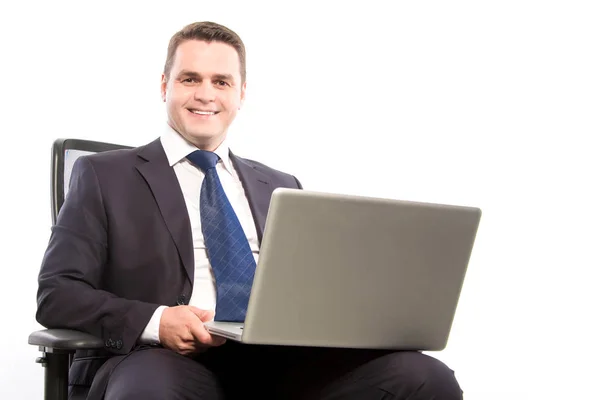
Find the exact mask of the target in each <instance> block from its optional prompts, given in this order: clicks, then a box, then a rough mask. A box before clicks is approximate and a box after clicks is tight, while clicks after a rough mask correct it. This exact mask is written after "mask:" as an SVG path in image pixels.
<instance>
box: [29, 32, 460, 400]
mask: <svg viewBox="0 0 600 400" xmlns="http://www.w3.org/2000/svg"><path fill="white" fill-rule="evenodd" d="M245 62H246V61H245V48H244V44H243V42H242V41H241V39H240V38H239V37H238V35H237V34H235V33H234V32H233V31H231V30H229V29H228V28H226V27H224V26H221V25H218V24H215V23H211V22H202V23H194V24H191V25H188V26H186V27H184V28H183V29H182V30H181V31H180V32H178V33H176V34H175V35H174V36H173V37H172V39H171V41H170V43H169V48H168V54H167V60H166V63H165V68H164V73H163V77H162V84H161V91H162V99H163V101H164V102H165V103H166V109H167V115H168V124H167V126H165V129H164V133H163V134H162V135H161V136H160V138H159V139H157V140H155V141H153V142H151V143H149V144H147V145H145V146H142V147H139V148H136V149H132V150H121V151H115V152H106V153H100V154H96V155H90V156H85V157H81V158H79V159H78V160H77V162H76V164H75V166H74V168H73V172H72V178H71V183H70V185H71V186H70V190H69V194H68V196H67V198H66V199H65V203H64V205H63V207H62V209H61V211H60V214H59V216H58V219H57V222H56V225H55V226H54V227H53V231H52V235H51V238H50V242H49V245H48V249H47V251H46V254H45V256H44V260H43V263H42V268H41V271H40V275H39V291H38V312H37V319H38V321H39V322H40V323H41V324H42V325H44V326H46V327H48V328H71V329H77V330H81V331H84V332H89V333H91V334H93V335H96V336H98V337H101V338H102V339H103V340H104V341H105V344H106V345H105V351H103V352H79V353H78V354H77V355H76V358H75V360H74V362H73V366H72V368H71V373H70V396H71V398H85V396H86V395H87V396H88V397H87V398H89V399H101V398H106V399H111V400H112V399H144V400H150V399H199V400H200V399H202V400H204V399H224V398H228V399H237V398H246V397H250V396H252V395H257V396H260V398H262V399H265V398H276V399H292V398H308V399H321V398H323V399H325V398H331V399H333V398H335V399H409V398H410V399H414V400H416V399H449V400H452V399H459V398H462V394H461V393H462V392H461V390H460V388H459V386H458V383H457V382H456V380H455V379H454V376H453V373H452V371H451V370H449V369H448V368H447V367H446V366H445V365H443V364H442V363H441V362H439V361H437V360H435V359H433V358H430V357H428V356H425V355H423V354H421V353H418V352H382V351H360V350H344V349H307V348H287V347H277V346H248V345H242V344H238V343H234V342H225V340H223V339H221V338H218V337H215V336H212V335H211V334H209V333H208V332H207V331H206V329H205V328H204V327H203V323H204V322H206V321H209V320H211V319H213V318H217V317H219V316H222V318H226V315H227V314H228V313H231V315H235V314H236V313H237V316H235V317H234V316H232V317H231V318H238V319H240V318H241V319H242V320H243V314H244V312H245V310H244V307H243V304H244V298H246V299H247V290H245V288H247V285H245V284H243V283H240V282H235V281H233V282H232V281H229V282H225V281H224V279H225V278H224V273H223V270H222V268H231V265H229V264H232V263H233V264H235V268H237V269H238V270H239V265H243V270H244V271H247V272H248V274H249V275H247V276H246V275H243V274H239V275H237V278H236V279H238V280H243V279H245V280H246V283H247V280H248V279H251V277H252V272H253V268H254V267H255V264H256V261H257V259H258V254H259V246H260V241H261V238H262V231H263V229H264V224H265V218H266V213H267V209H268V205H269V200H270V196H271V193H272V191H273V190H274V189H275V188H277V187H288V188H301V185H300V183H299V182H298V180H297V179H296V178H295V177H294V176H292V175H289V174H286V173H283V172H279V171H276V170H273V169H271V168H269V167H267V166H265V165H263V164H260V163H257V162H255V161H251V160H246V159H243V158H240V157H237V156H236V155H234V154H233V153H231V151H230V150H229V145H228V141H227V130H228V128H229V125H230V124H231V122H232V121H233V120H234V118H235V116H236V113H237V111H238V110H239V109H240V107H241V106H242V104H243V102H244V97H245V91H246V65H245ZM211 160H212V161H211ZM215 193H216V194H217V195H214V194H215ZM217 203H218V205H216V204H217ZM219 210H226V211H224V212H222V213H221V211H219ZM209 217H210V218H213V219H211V220H210V221H209V220H208V219H207V218H209ZM221 219H228V220H227V224H228V225H227V232H226V233H227V235H225V236H228V235H230V234H231V236H234V235H236V234H237V235H241V236H240V237H241V239H240V240H238V241H237V242H236V243H233V242H232V243H231V244H228V245H224V244H223V243H224V242H223V240H224V239H223V238H222V237H221V238H220V239H216V240H215V239H214V238H213V236H214V235H213V233H212V231H211V229H212V225H213V222H214V221H217V220H219V221H220V220H221ZM215 246H220V248H219V249H216V248H215ZM233 247H236V249H235V250H236V252H235V253H236V254H238V253H239V254H242V255H243V257H242V258H240V257H241V256H239V257H238V258H237V259H236V258H235V257H237V256H235V255H231V253H232V252H231V251H230V250H231V248H233ZM238 247H239V248H238ZM219 252H221V253H220V255H222V256H223V257H225V258H226V259H227V257H230V258H228V260H232V261H229V262H227V263H225V264H227V265H221V264H223V263H222V262H221V261H219V260H221V258H218V257H215V255H216V254H217V253H219ZM234 261H235V263H234ZM236 271H237V270H236ZM244 276H245V277H244ZM238 289H239V290H238ZM232 299H235V303H236V304H238V305H239V304H242V306H239V307H238V308H237V309H231V308H228V306H227V304H228V302H230V303H231V300H232ZM238 300H239V301H238ZM215 312H216V314H215ZM89 386H91V387H90V388H89V393H88V387H89Z"/></svg>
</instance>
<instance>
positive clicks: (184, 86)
mask: <svg viewBox="0 0 600 400" xmlns="http://www.w3.org/2000/svg"><path fill="white" fill-rule="evenodd" d="M241 80H242V78H241V74H240V60H239V58H238V54H237V52H236V50H235V49H234V48H233V47H232V46H230V45H228V44H225V43H220V42H212V43H208V42H204V41H199V40H188V41H185V42H183V43H181V44H180V45H179V47H178V48H177V51H176V52H175V57H174V61H173V66H172V68H171V71H170V74H169V79H168V80H167V78H166V77H165V76H164V75H163V77H162V85H161V92H162V98H163V101H165V102H166V103H167V115H168V122H169V125H170V126H171V127H172V128H173V129H175V130H176V131H177V132H179V134H180V135H182V136H183V137H184V138H185V139H187V140H188V141H189V142H191V143H193V144H194V145H196V146H197V147H199V148H201V149H203V150H209V151H213V150H215V149H216V148H217V147H218V146H219V144H221V142H222V141H223V140H224V139H225V136H226V135H227V129H228V128H229V125H230V124H231V122H232V121H233V119H234V118H235V116H236V114H237V111H238V109H239V108H240V107H241V105H242V103H243V101H244V96H245V92H246V84H245V83H244V84H242V82H241Z"/></svg>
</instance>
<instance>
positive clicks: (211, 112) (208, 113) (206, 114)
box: [188, 108, 219, 116]
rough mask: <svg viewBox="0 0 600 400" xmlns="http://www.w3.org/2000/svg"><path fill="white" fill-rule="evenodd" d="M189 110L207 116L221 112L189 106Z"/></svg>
mask: <svg viewBox="0 0 600 400" xmlns="http://www.w3.org/2000/svg"><path fill="white" fill-rule="evenodd" d="M188 111H189V112H191V113H192V114H196V115H205V116H211V115H217V114H218V113H219V112H218V111H204V110H195V109H193V108H188Z"/></svg>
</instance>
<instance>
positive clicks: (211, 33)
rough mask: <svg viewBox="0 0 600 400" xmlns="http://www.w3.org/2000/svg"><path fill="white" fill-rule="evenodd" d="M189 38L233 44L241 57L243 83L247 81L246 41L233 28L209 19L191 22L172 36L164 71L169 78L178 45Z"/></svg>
mask: <svg viewBox="0 0 600 400" xmlns="http://www.w3.org/2000/svg"><path fill="white" fill-rule="evenodd" d="M187 40H201V41H205V42H209V43H210V42H221V43H225V44H228V45H230V46H232V47H233V48H234V49H235V51H237V53H238V57H239V59H240V73H241V75H242V83H244V82H246V48H245V46H244V42H242V39H240V37H239V36H238V35H237V33H235V32H234V31H232V30H231V29H229V28H227V27H225V26H223V25H219V24H217V23H215V22H208V21H204V22H194V23H191V24H189V25H187V26H185V27H183V29H181V30H180V31H179V32H177V33H175V34H174V35H173V36H172V37H171V40H170V41H169V48H168V50H167V60H166V61H165V69H164V72H163V73H164V74H165V77H166V78H167V80H168V79H169V74H170V72H171V68H172V67H173V60H174V59H175V51H177V47H179V45H180V44H181V43H183V42H185V41H187Z"/></svg>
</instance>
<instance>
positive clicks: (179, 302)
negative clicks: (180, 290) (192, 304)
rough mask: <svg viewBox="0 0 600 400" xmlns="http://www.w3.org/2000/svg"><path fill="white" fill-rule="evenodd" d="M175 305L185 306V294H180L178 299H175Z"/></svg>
mask: <svg viewBox="0 0 600 400" xmlns="http://www.w3.org/2000/svg"><path fill="white" fill-rule="evenodd" d="M177 305H180V306H183V305H185V294H182V295H180V296H179V297H177Z"/></svg>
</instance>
